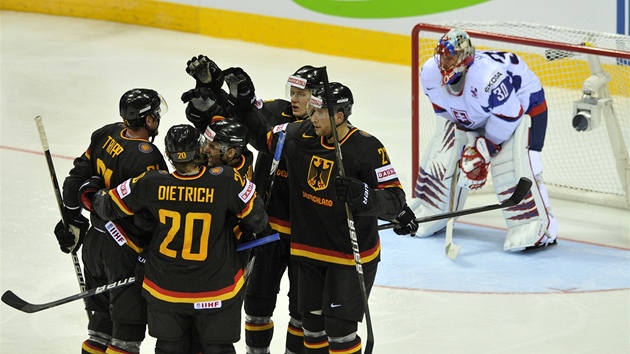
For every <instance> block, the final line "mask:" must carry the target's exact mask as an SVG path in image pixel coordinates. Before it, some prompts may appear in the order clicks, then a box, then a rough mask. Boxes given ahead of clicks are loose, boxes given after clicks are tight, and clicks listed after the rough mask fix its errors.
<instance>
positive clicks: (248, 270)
mask: <svg viewBox="0 0 630 354" xmlns="http://www.w3.org/2000/svg"><path fill="white" fill-rule="evenodd" d="M285 134H286V133H285V132H284V131H281V132H280V135H279V136H278V142H277V143H276V151H274V154H273V161H272V162H271V167H270V168H269V181H267V189H266V190H265V200H264V202H265V207H267V205H269V200H270V199H271V190H272V189H273V183H274V181H275V180H276V172H277V171H278V165H280V156H281V155H282V148H283V147H284V136H285ZM278 237H280V236H278ZM255 261H256V255H254V256H253V257H252V259H250V260H249V262H247V267H245V283H247V281H248V280H249V275H250V274H251V272H252V269H253V268H254V262H255Z"/></svg>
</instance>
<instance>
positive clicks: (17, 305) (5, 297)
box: [2, 234, 280, 313]
mask: <svg viewBox="0 0 630 354" xmlns="http://www.w3.org/2000/svg"><path fill="white" fill-rule="evenodd" d="M279 239H280V235H278V234H273V235H269V236H266V237H262V238H259V239H257V240H254V241H250V242H245V243H243V244H241V245H239V246H238V247H237V248H236V251H237V252H241V251H244V250H247V249H250V248H253V247H258V246H261V245H264V244H266V243H269V242H275V241H278V240H279ZM135 281H136V278H135V277H129V278H127V279H122V280H119V281H117V282H114V283H110V284H106V285H103V286H99V287H96V288H94V289H90V290H86V291H82V292H80V293H78V294H75V295H72V296H68V297H64V298H63V299H59V300H55V301H51V302H47V303H43V304H32V303H30V302H27V301H25V300H23V299H22V298H20V297H19V296H17V295H15V293H14V292H12V291H11V290H7V291H5V292H4V294H2V302H4V303H5V304H7V305H9V306H11V307H13V308H14V309H17V310H20V311H22V312H26V313H34V312H39V311H42V310H46V309H49V308H52V307H56V306H59V305H63V304H67V303H69V302H72V301H75V300H79V299H83V300H84V301H85V298H87V297H90V296H94V295H97V294H101V293H103V292H106V291H110V290H114V289H118V288H122V287H124V286H127V285H131V284H133V283H135Z"/></svg>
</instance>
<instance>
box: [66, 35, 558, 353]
mask: <svg viewBox="0 0 630 354" xmlns="http://www.w3.org/2000/svg"><path fill="white" fill-rule="evenodd" d="M186 72H187V73H188V74H189V75H190V76H191V77H192V78H194V79H195V87H194V88H192V89H190V90H188V91H186V92H184V93H183V94H182V96H181V100H182V102H183V103H184V104H185V105H186V107H185V114H186V118H187V119H188V121H189V122H190V123H191V124H180V125H175V126H172V127H170V129H168V131H167V132H166V133H165V139H164V155H162V153H161V151H160V149H159V148H158V147H157V146H156V145H155V144H154V143H153V142H154V139H155V137H156V136H157V135H158V134H159V127H160V123H161V119H162V118H163V116H164V115H165V114H166V113H167V110H168V108H167V105H166V101H165V100H164V98H163V97H162V96H161V95H160V94H159V93H158V92H156V91H155V90H152V89H148V88H135V89H131V90H129V91H127V92H125V93H124V94H123V96H122V97H121V99H120V103H119V108H120V115H121V118H122V122H116V123H112V124H107V125H105V126H103V127H101V128H99V129H97V130H95V131H94V132H93V133H92V135H91V138H90V142H89V146H88V148H87V149H86V151H85V152H84V153H83V154H82V155H81V156H79V157H77V158H76V159H75V160H74V166H73V168H72V169H71V170H70V172H69V175H68V176H67V177H66V178H65V180H64V183H63V197H64V204H65V214H66V217H67V219H68V220H69V222H68V224H69V225H68V226H69V227H68V228H66V227H65V226H64V223H63V222H61V221H60V222H59V223H58V224H57V226H56V227H55V235H56V236H57V239H58V241H59V245H60V247H61V250H62V251H63V252H66V253H71V252H72V253H76V252H77V251H78V250H79V248H80V247H82V252H81V256H82V262H83V265H84V268H85V269H84V273H85V278H86V279H85V280H86V285H87V286H88V287H89V288H95V287H98V286H102V285H105V284H110V283H114V282H116V281H119V280H122V279H127V278H129V277H135V279H136V282H135V283H133V284H132V285H129V286H125V287H120V288H116V289H112V290H110V291H107V292H103V293H101V294H98V295H95V296H91V297H88V298H87V303H86V306H87V310H88V313H90V314H91V315H90V320H89V324H88V339H86V340H85V341H84V342H83V343H82V353H138V352H139V351H140V346H141V343H142V341H143V340H144V338H145V332H146V329H147V327H148V332H149V334H150V335H151V336H152V337H154V338H156V346H155V352H156V353H164V354H175V353H181V354H184V353H186V354H188V353H211V354H215V353H235V352H236V351H235V348H234V343H236V342H238V341H239V340H240V336H241V328H242V326H243V324H244V328H245V344H246V352H247V353H251V354H258V353H260V354H264V353H270V345H271V341H272V337H273V333H274V322H273V320H272V317H273V313H274V310H275V307H276V303H277V297H278V294H279V292H280V283H281V280H282V278H283V276H284V274H285V272H286V273H287V275H288V280H289V282H288V284H289V289H288V290H287V296H288V299H289V309H288V310H289V317H290V319H289V323H288V324H287V326H286V339H285V353H290V354H297V353H311V354H316V353H346V354H351V353H361V352H362V351H363V350H364V349H363V348H364V347H365V346H364V344H363V341H362V339H361V337H360V336H359V335H358V333H357V331H358V323H359V322H361V321H362V320H363V318H364V317H365V316H366V307H364V304H365V300H366V299H367V297H368V296H369V294H370V291H371V289H372V286H373V284H374V280H375V278H376V273H377V267H378V263H379V261H380V255H381V243H380V239H379V234H378V222H379V220H383V221H391V222H394V223H396V227H395V228H394V231H395V232H396V234H399V235H412V236H415V235H418V236H422V237H425V236H430V235H434V234H436V233H437V232H439V231H441V230H443V229H444V227H445V222H444V223H442V222H439V221H438V222H431V223H422V222H420V221H421V218H420V219H417V218H416V215H417V216H419V217H424V216H429V215H435V214H440V213H444V212H448V211H449V208H451V209H452V206H456V209H457V210H459V209H461V208H463V204H464V201H465V199H466V193H467V191H468V190H474V189H477V188H480V187H481V186H483V184H484V183H485V181H486V179H487V176H488V172H489V169H490V168H491V169H492V170H491V174H492V178H493V182H494V183H493V185H494V188H495V191H496V193H497V197H498V198H499V199H501V198H507V196H509V195H508V194H509V192H510V189H513V188H514V186H515V185H516V183H517V181H518V179H519V177H521V176H525V177H530V178H531V179H532V180H535V181H536V184H535V186H536V188H532V190H531V193H530V194H529V195H528V197H526V198H525V199H524V201H523V202H522V203H520V204H519V205H517V206H516V207H514V208H510V209H507V210H504V215H505V219H506V223H507V226H508V235H507V237H506V242H505V246H504V249H505V250H510V251H525V250H526V251H529V250H533V249H540V248H544V247H545V246H547V245H554V244H555V243H556V241H555V238H556V234H557V226H556V224H555V219H554V218H553V214H552V213H551V211H550V208H549V200H548V197H547V194H546V192H545V189H544V184H543V182H542V177H541V174H542V163H541V162H540V151H541V150H542V146H543V141H544V132H545V129H546V117H547V116H546V106H545V99H544V92H543V89H542V87H541V86H540V82H538V81H537V78H536V76H535V75H534V74H533V73H532V72H531V71H529V69H528V68H527V65H526V64H525V63H524V62H523V61H522V60H520V59H519V58H518V57H516V56H515V55H514V54H512V53H497V52H476V51H475V50H474V47H472V44H471V42H470V38H469V37H468V35H467V34H466V33H465V32H464V31H462V30H452V31H450V32H449V33H447V34H446V35H445V36H443V37H442V38H441V39H440V41H439V43H438V45H437V47H436V53H435V58H434V59H433V58H432V59H431V60H429V61H427V63H425V65H424V67H423V71H422V74H421V75H422V77H421V79H422V86H423V88H424V89H425V93H426V94H427V96H428V97H429V98H430V99H431V101H432V103H433V106H434V108H435V112H436V115H438V116H441V117H443V118H445V119H444V124H443V125H442V126H440V127H439V128H438V131H437V132H436V134H435V137H434V139H433V140H432V142H431V143H430V145H429V146H430V148H429V151H428V152H426V153H425V154H424V156H423V160H422V163H421V172H420V175H419V176H418V182H417V187H416V190H415V193H414V196H415V197H416V198H417V199H416V200H417V201H418V203H417V204H418V206H417V207H416V208H414V207H413V205H411V207H410V206H409V205H407V203H406V196H405V192H404V190H403V188H402V186H401V183H400V181H399V179H398V175H397V174H396V170H395V168H394V165H393V163H392V161H391V159H390V156H389V155H388V154H387V150H386V148H385V146H383V144H382V143H381V142H380V141H379V139H378V138H376V137H375V136H373V135H371V134H369V133H368V132H366V131H363V130H361V129H359V128H357V127H356V126H354V125H353V124H352V123H351V122H350V120H349V119H350V116H351V115H352V107H353V104H354V97H353V94H352V91H351V89H350V88H349V87H347V86H345V85H343V84H342V83H339V82H330V83H329V82H328V77H327V73H326V72H325V68H317V67H313V66H310V65H305V66H302V67H300V68H299V69H298V70H296V71H295V72H293V73H292V74H291V75H289V77H288V79H287V83H286V88H285V91H286V98H283V99H275V100H264V101H263V100H261V99H259V98H258V97H257V96H256V91H255V86H254V83H253V82H252V80H251V78H250V76H249V75H248V74H247V73H246V72H245V70H243V69H242V68H238V67H233V68H228V69H225V70H222V69H220V67H219V66H218V65H217V64H216V63H215V62H214V61H212V60H211V59H210V58H208V57H207V56H204V55H199V56H197V57H193V58H192V59H191V60H189V61H188V62H187V63H186ZM224 87H226V88H227V89H224ZM250 149H255V150H256V151H257V152H258V153H257V157H256V158H255V160H256V161H254V153H253V151H252V150H250ZM163 156H166V158H167V161H168V162H169V163H170V165H171V168H170V172H169V166H168V165H167V161H165V160H164V157H163ZM495 166H497V168H495ZM451 195H452V196H453V197H451V198H449V196H451ZM413 209H415V213H414V210H413ZM83 210H86V211H87V212H89V217H90V219H89V220H88V219H87V218H86V217H84V216H83V214H82V212H83ZM276 233H277V234H278V235H279V240H278V241H276V242H271V243H268V244H265V245H261V246H258V247H256V248H253V249H247V250H244V251H240V252H239V251H237V248H238V247H239V245H242V244H244V243H246V242H249V241H252V240H255V239H259V238H261V237H263V236H267V235H271V234H276ZM355 246H356V247H355ZM358 266H360V268H359V267H358ZM357 269H361V270H362V271H361V272H358V270H357ZM358 275H359V276H358ZM243 310H244V312H245V318H244V319H242V316H241V313H242V311H243Z"/></svg>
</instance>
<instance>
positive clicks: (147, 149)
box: [138, 143, 153, 154]
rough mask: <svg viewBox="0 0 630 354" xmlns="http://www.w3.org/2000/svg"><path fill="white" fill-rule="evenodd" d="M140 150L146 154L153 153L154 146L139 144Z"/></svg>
mask: <svg viewBox="0 0 630 354" xmlns="http://www.w3.org/2000/svg"><path fill="white" fill-rule="evenodd" d="M138 150H140V151H141V152H144V153H145V154H148V153H150V152H153V145H151V144H149V143H140V144H138Z"/></svg>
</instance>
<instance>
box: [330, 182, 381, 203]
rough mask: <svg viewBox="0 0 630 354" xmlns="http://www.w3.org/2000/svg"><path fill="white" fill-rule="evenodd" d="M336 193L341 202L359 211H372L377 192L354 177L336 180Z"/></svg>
mask: <svg viewBox="0 0 630 354" xmlns="http://www.w3.org/2000/svg"><path fill="white" fill-rule="evenodd" d="M335 193H336V194H337V199H339V201H341V202H346V203H348V204H351V205H352V206H353V207H355V208H357V209H358V210H359V211H368V210H370V209H372V206H373V205H374V199H375V198H376V196H375V193H376V192H374V190H373V189H372V188H370V186H368V185H367V184H366V183H363V182H362V181H360V180H358V179H356V178H352V177H341V176H337V177H336V178H335Z"/></svg>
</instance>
